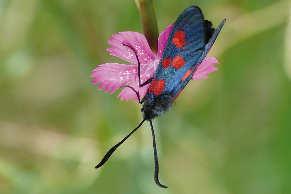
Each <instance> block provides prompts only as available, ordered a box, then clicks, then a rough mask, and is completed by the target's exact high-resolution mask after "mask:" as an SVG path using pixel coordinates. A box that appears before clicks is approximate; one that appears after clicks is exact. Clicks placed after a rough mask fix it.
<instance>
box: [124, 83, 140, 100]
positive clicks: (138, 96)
mask: <svg viewBox="0 0 291 194" xmlns="http://www.w3.org/2000/svg"><path fill="white" fill-rule="evenodd" d="M121 88H129V89H131V90H132V91H133V92H134V93H135V94H136V97H137V99H138V103H140V104H142V102H141V100H140V95H139V92H138V91H136V89H134V88H133V87H131V86H129V85H125V86H121Z"/></svg>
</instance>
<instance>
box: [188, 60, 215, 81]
mask: <svg viewBox="0 0 291 194" xmlns="http://www.w3.org/2000/svg"><path fill="white" fill-rule="evenodd" d="M216 64H218V61H217V59H216V58H215V57H206V58H205V59H204V60H203V61H202V63H201V64H200V65H199V66H198V68H197V70H196V72H195V73H194V75H193V77H192V79H194V80H199V79H206V78H207V76H208V74H210V73H212V72H214V71H216V70H217V67H216V66H215V65H216Z"/></svg>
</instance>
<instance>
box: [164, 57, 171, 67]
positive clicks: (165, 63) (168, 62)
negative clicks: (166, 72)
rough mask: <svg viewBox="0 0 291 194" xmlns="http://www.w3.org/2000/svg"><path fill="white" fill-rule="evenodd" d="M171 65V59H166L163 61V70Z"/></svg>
mask: <svg viewBox="0 0 291 194" xmlns="http://www.w3.org/2000/svg"><path fill="white" fill-rule="evenodd" d="M170 64H171V59H170V58H169V57H168V58H165V59H164V60H163V61H162V66H163V68H167V67H169V66H170Z"/></svg>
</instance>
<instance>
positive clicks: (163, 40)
mask: <svg viewBox="0 0 291 194" xmlns="http://www.w3.org/2000/svg"><path fill="white" fill-rule="evenodd" d="M172 30H173V25H172V24H170V25H168V26H167V27H166V29H165V30H164V31H163V32H161V33H160V36H159V40H158V57H159V58H161V57H162V55H163V51H164V48H165V46H166V44H167V42H168V38H169V35H170V33H171V32H172Z"/></svg>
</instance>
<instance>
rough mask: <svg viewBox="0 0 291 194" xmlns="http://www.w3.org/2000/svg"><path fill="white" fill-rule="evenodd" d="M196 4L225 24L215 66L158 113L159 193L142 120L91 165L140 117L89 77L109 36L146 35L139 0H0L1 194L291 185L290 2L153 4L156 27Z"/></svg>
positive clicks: (182, 0)
mask: <svg viewBox="0 0 291 194" xmlns="http://www.w3.org/2000/svg"><path fill="white" fill-rule="evenodd" d="M191 4H197V5H199V6H200V7H201V8H202V9H203V10H204V12H205V15H206V17H207V18H208V19H210V20H211V21H213V22H214V24H217V23H218V22H219V21H220V20H221V19H222V18H224V17H227V18H228V22H227V23H226V26H225V28H224V29H223V32H222V33H221V35H220V36H219V39H218V41H217V43H216V45H215V47H214V48H213V50H212V55H215V56H217V57H218V59H219V60H220V65H219V71H218V72H217V73H215V74H213V75H211V76H210V77H209V79H207V80H203V81H195V82H192V83H191V84H190V85H189V87H187V88H186V89H185V91H184V93H183V94H182V95H180V97H179V98H178V99H177V102H176V103H175V105H174V106H173V108H172V110H171V111H170V112H169V113H167V114H166V115H164V116H163V117H161V118H159V119H157V120H156V121H155V125H156V128H157V129H158V132H159V137H158V140H159V151H160V163H161V179H162V181H163V182H164V183H167V184H168V185H169V189H168V190H161V189H159V188H157V187H156V185H155V184H154V182H153V180H152V175H153V161H152V147H151V137H150V131H149V126H147V125H145V126H144V127H143V128H142V130H140V131H139V132H138V133H137V134H136V135H135V137H133V138H132V139H131V140H130V141H128V142H127V143H126V144H125V145H124V146H122V148H121V149H120V150H119V152H118V153H117V154H116V155H115V156H114V157H113V158H112V161H111V162H110V163H108V164H107V165H106V167H104V168H103V169H102V170H100V171H96V170H95V169H94V168H93V167H94V165H95V164H96V163H97V161H98V160H99V159H100V158H101V156H102V154H103V153H104V152H105V151H106V150H107V149H108V147H110V145H112V144H113V143H114V142H116V141H117V140H118V139H120V138H121V137H123V136H124V135H125V134H126V133H127V132H128V130H129V129H131V128H133V127H134V126H135V125H136V124H137V123H138V121H139V120H140V119H141V116H140V113H139V107H138V106H137V105H136V104H135V103H133V102H121V101H119V100H118V99H117V98H115V97H114V96H111V95H109V94H104V93H103V92H100V91H97V90H96V88H95V87H94V86H92V85H91V83H90V71H91V70H92V69H93V68H94V67H95V65H96V64H101V63H104V62H106V61H114V60H116V59H114V58H112V57H109V55H108V53H107V52H106V48H107V39H108V38H109V37H110V36H111V35H112V34H113V33H116V32H119V31H128V30H129V31H141V25H140V20H139V14H138V10H137V8H136V6H135V3H134V0H122V1H118V0H106V1H103V2H102V3H100V1H90V0H85V1H77V0H63V1H58V0H42V1H41V0H25V1H22V0H0V23H1V27H0V92H1V95H0V107H1V109H0V110H1V111H0V193H1V194H2V193H3V194H23V193H35V194H39V193H47V194H54V193H55V194H65V193H70V194H74V193H82V194H86V193H88V194H89V193H100V194H101V193H105V194H119V193H120V194H137V193H141V194H146V193H168V194H174V193H179V194H184V193H185V194H186V193H188V194H189V193H196V194H200V193H201V194H202V193H203V194H208V193H209V194H210V193H211V194H233V193H236V194H279V193H282V194H283V193H284V194H288V193H291V186H290V180H291V173H290V172H291V166H290V164H291V150H290V146H291V142H290V137H291V130H290V129H291V119H290V115H291V87H290V73H289V74H288V72H290V71H289V70H290V68H291V61H290V52H289V53H288V52H287V49H289V51H290V48H291V45H290V43H291V41H290V37H291V34H290V32H291V30H290V27H291V25H290V18H291V11H290V9H291V8H290V4H289V1H284V0H281V1H278V0H252V1H251V0H235V1H234V0H218V1H203V0H197V1H193V0H159V1H155V6H156V12H157V18H158V24H159V29H160V30H162V29H163V28H165V26H167V25H168V24H169V23H171V22H173V21H174V20H175V18H176V17H177V15H178V14H179V13H180V12H181V11H182V10H183V9H184V8H185V7H187V6H189V5H191ZM288 18H289V19H288ZM288 75H289V77H288Z"/></svg>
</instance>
